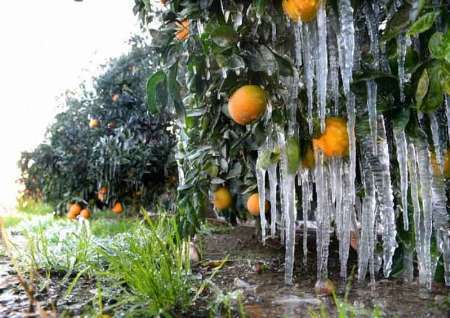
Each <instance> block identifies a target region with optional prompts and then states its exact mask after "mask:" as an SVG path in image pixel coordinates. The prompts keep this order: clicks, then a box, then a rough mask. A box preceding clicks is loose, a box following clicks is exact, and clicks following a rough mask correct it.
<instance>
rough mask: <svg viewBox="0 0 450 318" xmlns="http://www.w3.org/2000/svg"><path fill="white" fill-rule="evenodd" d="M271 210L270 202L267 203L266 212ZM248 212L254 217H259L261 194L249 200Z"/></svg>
mask: <svg viewBox="0 0 450 318" xmlns="http://www.w3.org/2000/svg"><path fill="white" fill-rule="evenodd" d="M268 209H269V202H268V201H267V200H266V201H265V210H266V211H267V210H268ZM247 210H248V212H249V213H250V214H251V215H253V216H258V215H259V213H260V211H259V193H254V194H252V195H251V196H250V197H249V198H248V200H247Z"/></svg>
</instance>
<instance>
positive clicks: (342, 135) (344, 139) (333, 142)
mask: <svg viewBox="0 0 450 318" xmlns="http://www.w3.org/2000/svg"><path fill="white" fill-rule="evenodd" d="M313 145H314V149H320V150H322V151H323V152H324V154H325V155H326V156H327V157H343V156H346V155H347V154H348V132H347V121H346V120H345V119H343V118H340V117H330V118H327V119H326V127H325V131H324V132H323V134H322V136H320V137H319V138H317V139H314V140H313Z"/></svg>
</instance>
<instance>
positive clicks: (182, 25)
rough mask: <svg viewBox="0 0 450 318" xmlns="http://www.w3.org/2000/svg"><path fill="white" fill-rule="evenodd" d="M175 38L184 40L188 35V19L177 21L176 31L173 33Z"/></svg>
mask: <svg viewBox="0 0 450 318" xmlns="http://www.w3.org/2000/svg"><path fill="white" fill-rule="evenodd" d="M175 37H176V38H177V40H180V41H184V40H186V39H187V38H188V37H189V20H188V19H184V20H183V21H181V22H179V21H177V33H175Z"/></svg>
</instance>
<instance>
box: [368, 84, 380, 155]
mask: <svg viewBox="0 0 450 318" xmlns="http://www.w3.org/2000/svg"><path fill="white" fill-rule="evenodd" d="M366 85H367V111H368V114H369V126H370V135H371V136H372V145H373V149H372V152H373V154H374V155H376V154H377V137H378V124H377V122H378V116H377V83H376V82H375V81H374V80H369V81H367V82H366Z"/></svg>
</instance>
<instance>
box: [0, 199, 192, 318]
mask: <svg viewBox="0 0 450 318" xmlns="http://www.w3.org/2000/svg"><path fill="white" fill-rule="evenodd" d="M37 206H38V205H35V206H33V207H31V206H29V210H27V212H24V213H23V215H21V216H20V217H19V218H18V219H17V220H16V222H15V223H14V224H12V223H9V224H10V225H11V227H9V228H8V230H12V229H14V232H19V233H21V234H22V235H23V237H24V238H25V242H24V243H22V244H21V245H16V247H15V248H11V250H12V252H13V253H14V255H15V257H17V259H18V260H19V262H18V263H19V264H20V270H21V271H22V272H23V273H27V275H26V276H27V277H30V280H31V281H32V282H34V283H36V284H41V285H42V284H47V285H48V283H49V280H51V279H50V278H51V277H59V279H58V280H57V285H58V286H57V289H58V290H59V291H60V295H59V298H60V299H64V298H66V297H68V296H69V295H70V294H72V293H73V291H74V290H76V288H75V287H76V286H77V284H78V283H79V281H80V280H82V278H91V279H93V281H94V282H96V284H97V288H96V290H97V295H95V296H93V297H92V302H91V304H90V306H89V308H86V313H89V315H93V316H96V315H99V314H101V313H103V312H114V313H115V314H119V313H120V314H119V315H124V316H138V317H141V316H166V317H169V316H178V314H177V313H180V312H184V311H186V310H188V308H189V306H190V304H191V301H192V299H193V297H194V295H195V289H193V288H192V286H193V280H192V275H191V271H190V262H189V251H188V242H186V241H184V240H183V239H182V238H181V237H179V235H178V231H177V225H176V223H175V219H174V218H171V217H164V216H162V217H160V218H158V220H157V221H152V220H150V219H149V218H146V220H144V221H143V220H137V219H124V218H121V217H119V218H118V217H117V216H115V215H113V213H112V212H98V213H96V215H95V216H94V217H93V219H92V220H90V221H89V222H86V221H82V222H78V221H70V220H68V219H66V218H57V217H54V216H53V215H49V214H43V213H40V212H39V211H41V210H40V208H37ZM12 226H13V227H12ZM55 275H56V276H55ZM61 275H63V276H61ZM61 277H62V278H61ZM53 281H54V280H53ZM36 287H37V288H36V290H40V289H42V286H36ZM75 297H76V296H75ZM103 299H107V300H108V301H111V300H112V301H113V302H114V305H109V306H107V305H106V304H104V303H103ZM93 313H95V314H93Z"/></svg>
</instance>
